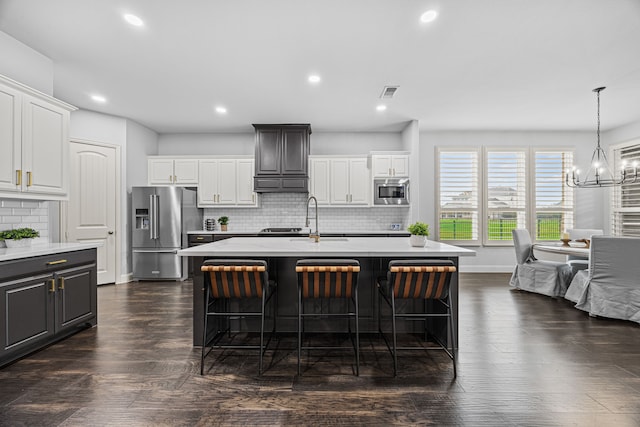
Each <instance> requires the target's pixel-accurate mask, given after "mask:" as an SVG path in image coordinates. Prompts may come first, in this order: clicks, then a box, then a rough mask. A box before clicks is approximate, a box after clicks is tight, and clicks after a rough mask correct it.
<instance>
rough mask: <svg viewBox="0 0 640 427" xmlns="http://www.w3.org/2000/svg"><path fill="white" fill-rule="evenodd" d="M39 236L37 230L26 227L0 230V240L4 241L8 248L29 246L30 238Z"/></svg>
mask: <svg viewBox="0 0 640 427" xmlns="http://www.w3.org/2000/svg"><path fill="white" fill-rule="evenodd" d="M39 236H40V233H39V232H38V231H36V230H34V229H33V228H28V227H26V228H14V229H12V230H4V231H0V241H4V243H5V244H6V245H7V247H8V248H14V247H24V246H29V245H31V239H33V238H36V237H39Z"/></svg>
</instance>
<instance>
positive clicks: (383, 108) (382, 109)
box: [376, 104, 387, 111]
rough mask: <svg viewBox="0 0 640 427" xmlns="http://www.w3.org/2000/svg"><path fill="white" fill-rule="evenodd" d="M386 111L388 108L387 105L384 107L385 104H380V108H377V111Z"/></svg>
mask: <svg viewBox="0 0 640 427" xmlns="http://www.w3.org/2000/svg"><path fill="white" fill-rule="evenodd" d="M386 109H387V106H386V105H384V104H380V105H378V106H377V107H376V110H378V111H384V110H386Z"/></svg>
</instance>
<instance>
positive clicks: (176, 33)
mask: <svg viewBox="0 0 640 427" xmlns="http://www.w3.org/2000/svg"><path fill="white" fill-rule="evenodd" d="M428 9H435V10H437V11H438V12H439V17H438V19H437V20H436V21H434V22H433V23H431V24H426V25H425V24H421V23H420V22H419V17H420V15H421V13H422V12H424V11H425V10H428ZM124 12H130V13H134V14H136V15H138V16H140V17H141V18H142V19H143V20H144V22H145V23H146V25H145V27H144V28H135V27H132V26H130V25H128V24H127V23H125V21H124V20H123V19H122V13H124ZM0 31H3V32H5V33H7V34H9V35H11V36H12V37H14V38H16V39H18V40H20V41H21V42H23V43H25V44H26V45H28V46H30V47H31V48H33V49H35V50H37V51H39V52H41V53H43V54H44V55H46V56H47V57H49V58H51V59H52V60H53V62H54V70H55V79H54V95H55V96H56V97H58V98H60V99H62V100H64V101H67V102H69V103H71V104H74V105H76V106H78V107H80V108H84V109H89V110H95V111H100V112H104V113H108V114H114V115H118V116H123V117H128V118H131V119H133V120H135V121H137V122H139V123H141V124H143V125H145V126H148V127H150V128H152V129H154V130H156V131H157V132H160V133H174V132H243V131H247V132H248V131H251V130H252V128H251V123H295V122H304V123H311V125H312V128H313V130H315V131H318V130H320V131H361V130H369V131H372V130H373V131H382V130H393V131H395V130H399V129H401V128H402V127H403V126H404V123H406V122H407V121H409V120H413V119H417V120H419V121H420V128H421V129H422V130H502V129H506V130H571V131H573V130H594V129H595V122H596V119H595V113H596V107H595V105H596V99H595V94H593V93H592V92H591V89H593V88H595V87H598V86H607V90H605V91H604V92H602V94H601V100H602V101H601V102H602V103H601V115H602V128H603V130H607V129H611V128H615V127H618V126H621V125H625V124H628V123H631V122H634V121H637V120H640V48H639V47H638V46H639V42H640V1H639V0H607V1H604V0H530V1H526V0H446V1H445V0H439V1H436V0H315V1H312V0H268V1H267V0H235V1H230V0H188V1H176V0H119V1H113V0H90V1H89V0H55V1H52V0H0ZM312 72H315V73H318V74H320V75H321V76H322V82H321V83H320V84H318V85H316V86H311V85H310V84H309V83H308V82H307V76H308V75H309V74H310V73H312ZM384 85H399V86H400V89H399V90H398V92H397V93H396V96H395V97H394V99H392V100H390V101H388V102H387V105H388V109H387V110H386V111H385V112H383V113H379V112H377V111H376V110H375V107H376V105H378V104H379V103H380V102H381V100H380V99H379V95H380V93H381V91H382V88H383V86H384ZM92 93H100V94H103V95H104V96H105V97H107V99H108V102H107V103H106V104H104V105H98V104H96V103H94V102H93V101H91V100H90V99H89V94H92ZM217 105H224V106H225V107H227V109H228V113H227V114H226V115H224V116H220V115H218V114H217V113H215V112H214V107H215V106H217Z"/></svg>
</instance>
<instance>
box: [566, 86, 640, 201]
mask: <svg viewBox="0 0 640 427" xmlns="http://www.w3.org/2000/svg"><path fill="white" fill-rule="evenodd" d="M604 89H605V88H604V87H599V88H596V89H593V92H595V93H596V94H597V95H598V133H597V136H598V145H597V146H596V149H595V150H594V151H593V155H592V156H591V166H590V167H589V170H588V171H587V174H586V175H585V177H584V179H582V180H581V179H580V170H579V169H576V167H575V166H574V167H573V169H571V170H568V171H567V173H566V176H565V183H566V184H567V185H568V186H569V187H576V188H589V187H614V186H616V185H622V184H631V183H634V182H636V181H637V179H638V162H637V161H636V162H633V164H631V165H627V163H626V162H622V165H621V166H620V175H619V177H618V178H616V177H614V174H613V171H612V170H611V168H610V167H609V162H607V155H606V154H605V153H604V150H603V149H602V148H601V147H600V92H602V91H603V90H604Z"/></svg>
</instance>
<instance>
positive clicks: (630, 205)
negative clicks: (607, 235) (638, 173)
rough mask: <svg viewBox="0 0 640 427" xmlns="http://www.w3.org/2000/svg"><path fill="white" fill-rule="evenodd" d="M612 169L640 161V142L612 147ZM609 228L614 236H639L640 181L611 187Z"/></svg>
mask: <svg viewBox="0 0 640 427" xmlns="http://www.w3.org/2000/svg"><path fill="white" fill-rule="evenodd" d="M613 159H614V160H613V165H614V169H616V170H619V169H620V168H621V167H622V165H623V164H625V163H626V164H627V165H628V164H633V163H634V162H638V163H640V143H638V142H637V141H636V142H635V143H631V144H625V145H622V146H617V147H614V148H613ZM611 193H612V198H613V200H612V201H613V203H612V205H613V214H612V215H611V218H612V224H611V230H612V231H613V234H614V235H615V236H632V237H640V182H634V183H633V184H622V185H621V186H620V187H616V188H614V189H613V191H612V192H611Z"/></svg>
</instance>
